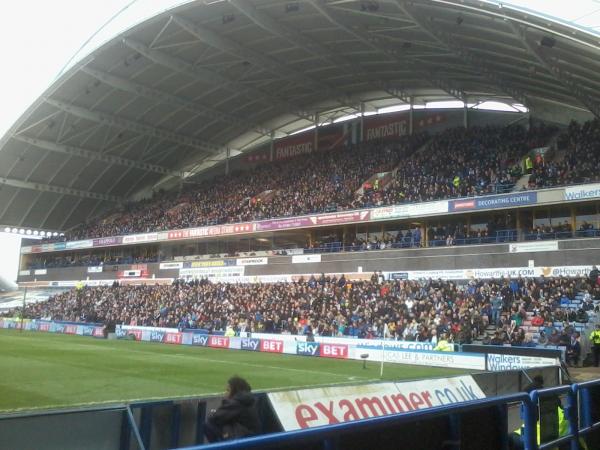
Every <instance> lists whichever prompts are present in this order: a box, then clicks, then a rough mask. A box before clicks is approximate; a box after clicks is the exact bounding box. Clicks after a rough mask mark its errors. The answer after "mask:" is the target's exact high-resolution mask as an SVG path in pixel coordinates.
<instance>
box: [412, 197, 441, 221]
mask: <svg viewBox="0 0 600 450" xmlns="http://www.w3.org/2000/svg"><path fill="white" fill-rule="evenodd" d="M447 212H448V201H447V200H440V201H438V202H427V203H412V204H410V205H408V215H409V216H410V217H418V216H426V215H429V214H441V213H447Z"/></svg>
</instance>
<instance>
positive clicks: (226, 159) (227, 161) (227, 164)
mask: <svg viewBox="0 0 600 450" xmlns="http://www.w3.org/2000/svg"><path fill="white" fill-rule="evenodd" d="M230 156H231V149H230V148H229V147H227V150H226V152H225V175H229V157H230Z"/></svg>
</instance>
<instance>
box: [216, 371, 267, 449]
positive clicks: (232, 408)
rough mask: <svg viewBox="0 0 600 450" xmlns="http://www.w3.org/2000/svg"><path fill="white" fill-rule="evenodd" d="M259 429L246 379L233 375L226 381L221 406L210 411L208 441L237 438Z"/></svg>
mask: <svg viewBox="0 0 600 450" xmlns="http://www.w3.org/2000/svg"><path fill="white" fill-rule="evenodd" d="M259 431H260V422H259V419H258V411H257V410H256V406H255V400H254V396H253V395H252V393H251V388H250V385H249V384H248V382H247V381H246V380H244V379H243V378H240V377H238V376H234V377H232V378H230V379H229V380H228V381H227V393H226V396H225V398H224V399H223V402H222V403H221V406H219V408H218V409H217V410H215V411H213V412H212V413H211V415H210V416H209V418H208V420H207V422H206V424H205V431H204V433H205V434H206V438H207V439H208V441H209V442H218V441H224V440H230V439H239V438H242V437H246V436H251V435H253V434H257V433H258V432H259Z"/></svg>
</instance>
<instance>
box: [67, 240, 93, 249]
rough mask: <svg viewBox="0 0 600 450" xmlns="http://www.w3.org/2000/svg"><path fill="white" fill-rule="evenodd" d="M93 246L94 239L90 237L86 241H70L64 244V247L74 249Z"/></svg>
mask: <svg viewBox="0 0 600 450" xmlns="http://www.w3.org/2000/svg"><path fill="white" fill-rule="evenodd" d="M93 246H94V241H92V240H91V239H89V240H86V241H71V242H67V243H66V244H65V248H68V249H75V248H91V247H93Z"/></svg>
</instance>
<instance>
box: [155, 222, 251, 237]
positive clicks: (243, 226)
mask: <svg viewBox="0 0 600 450" xmlns="http://www.w3.org/2000/svg"><path fill="white" fill-rule="evenodd" d="M253 231H254V224H253V223H238V224H233V225H214V226H211V227H202V228H190V229H187V230H176V231H169V232H168V233H167V239H168V240H170V241H172V240H177V239H194V238H199V237H211V236H224V235H228V234H238V233H251V232H253Z"/></svg>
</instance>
